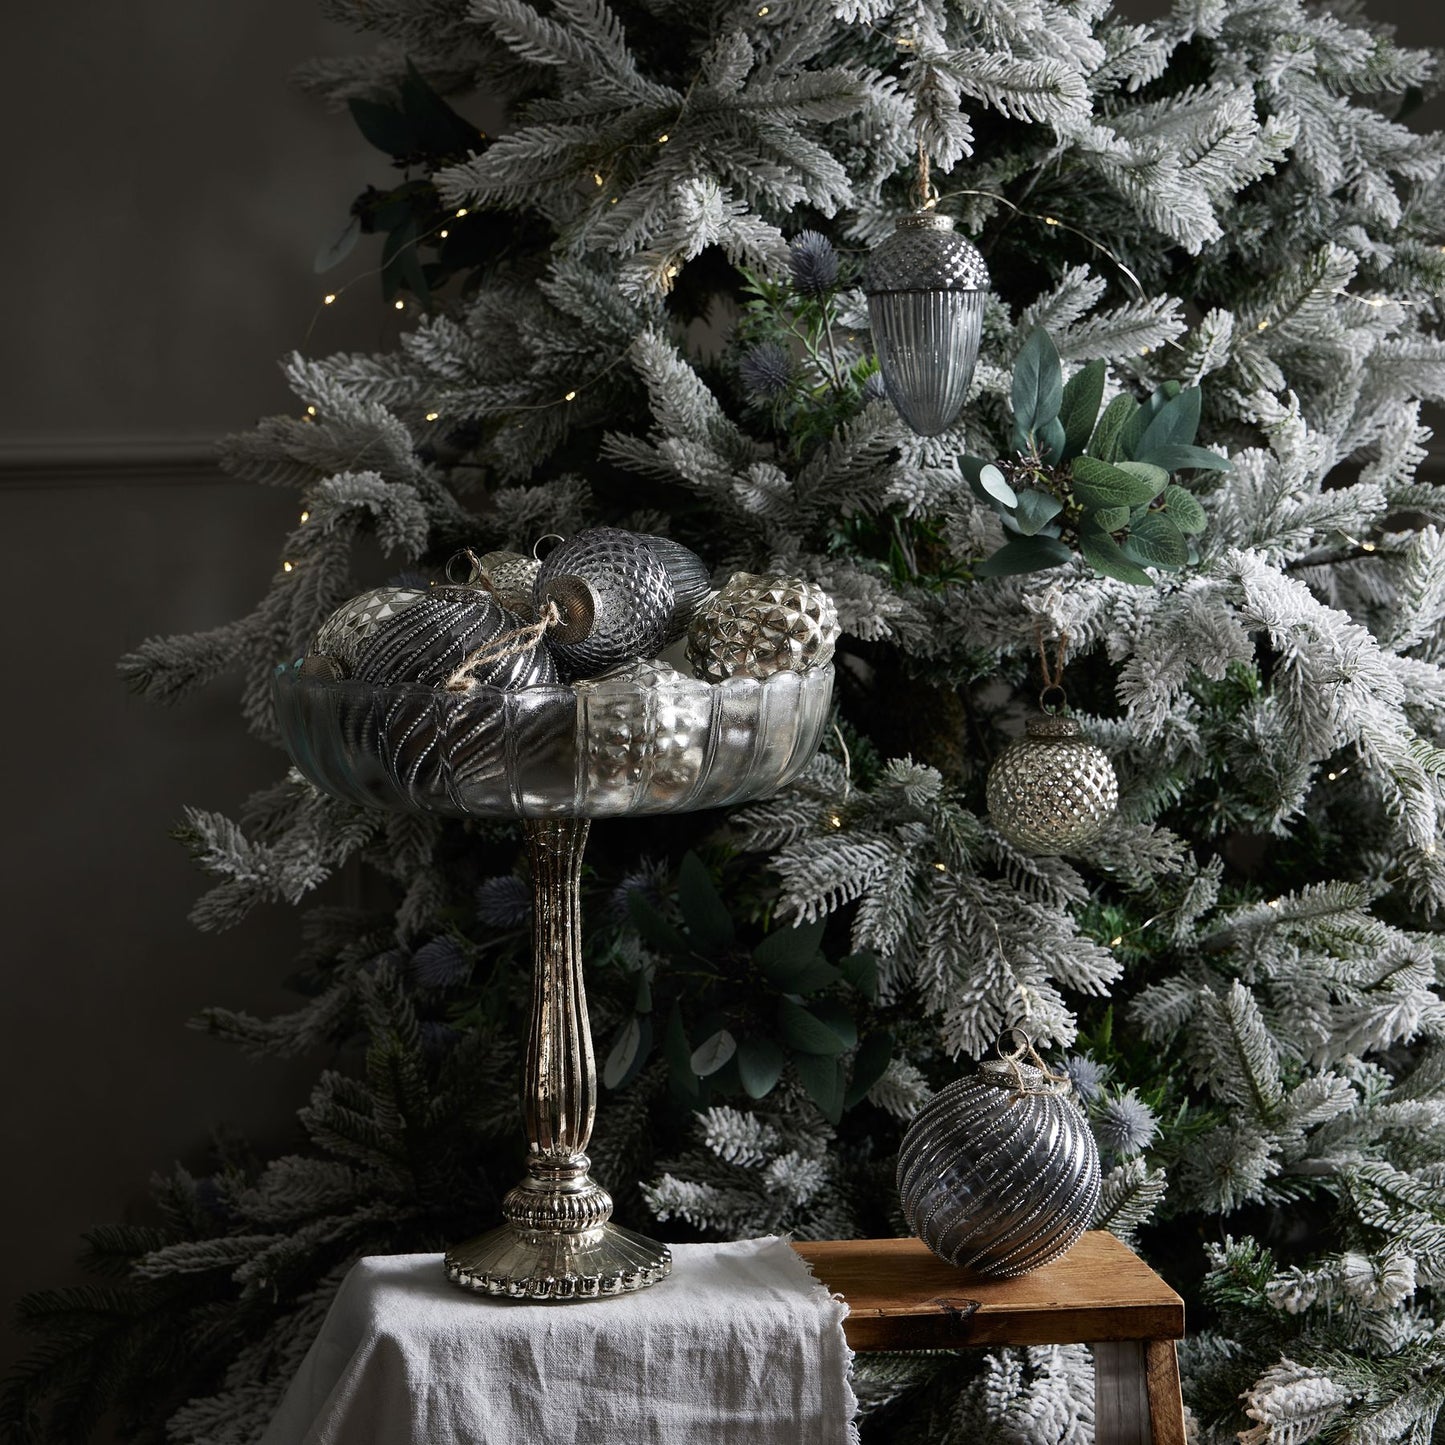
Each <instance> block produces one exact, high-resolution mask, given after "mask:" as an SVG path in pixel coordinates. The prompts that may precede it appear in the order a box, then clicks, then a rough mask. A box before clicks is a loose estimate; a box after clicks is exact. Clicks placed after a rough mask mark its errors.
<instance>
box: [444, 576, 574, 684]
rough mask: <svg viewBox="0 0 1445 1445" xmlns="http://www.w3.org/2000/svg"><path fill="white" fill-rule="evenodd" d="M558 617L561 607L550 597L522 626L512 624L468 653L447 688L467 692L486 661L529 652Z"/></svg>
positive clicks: (560, 616)
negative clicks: (539, 612)
mask: <svg viewBox="0 0 1445 1445" xmlns="http://www.w3.org/2000/svg"><path fill="white" fill-rule="evenodd" d="M561 621H562V613H561V610H560V609H559V608H558V606H557V604H556V602H555V601H553V600H552V598H550V597H549V598H548V599H547V606H546V608H545V609H544V610H543V612H542V615H541V616H540V617H539V618H538V619H537V620H536V621H535V622H529V623H528V624H527V625H526V626H525V627H517V628H513V630H512V631H511V632H504V633H502V634H501V636H500V637H494V638H493V639H492V640H491V641H490V642H485V643H483V644H482V646H480V647H479V648H477V650H476V651H475V652H470V653H468V654H467V656H466V657H464V658H463V659H462V661H461V663H460V664H459V665H458V667H457V668H456V670H455V671H454V672H453V673H452V675H451V676H450V677H449V678H447V680H446V684H445V685H446V689H447V691H448V692H466V691H467V689H468V688H470V687H471V685H472V683H473V681H475V679H476V675H477V671H478V669H479V668H483V667H485V666H486V665H487V664H488V663H489V662H501V661H502V660H503V659H504V658H508V657H520V656H521V655H522V653H524V652H530V651H531V650H532V649H533V648H534V647H536V645H537V644H538V643H539V642H541V640H542V639H543V638H544V637H545V636H546V635H547V629H548V628H550V627H555V626H557V624H558V623H560V622H561Z"/></svg>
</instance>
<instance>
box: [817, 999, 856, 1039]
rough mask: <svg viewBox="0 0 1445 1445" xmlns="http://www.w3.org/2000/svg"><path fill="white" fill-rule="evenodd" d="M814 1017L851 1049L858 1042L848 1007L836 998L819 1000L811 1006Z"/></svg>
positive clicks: (853, 1021) (854, 1023)
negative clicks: (820, 1020)
mask: <svg viewBox="0 0 1445 1445" xmlns="http://www.w3.org/2000/svg"><path fill="white" fill-rule="evenodd" d="M810 1007H811V1012H812V1013H813V1015H814V1017H816V1018H820V1019H822V1021H823V1022H824V1023H825V1024H827V1025H828V1027H829V1028H830V1029H832V1030H833V1032H834V1033H835V1034H837V1035H838V1037H839V1038H840V1039H842V1040H843V1047H844V1048H845V1049H851V1048H852V1047H853V1046H854V1045H855V1044H856V1043H857V1042H858V1024H857V1022H856V1021H855V1020H854V1018H853V1014H852V1012H851V1010H850V1009H849V1008H848V1005H847V1004H845V1003H843V1002H842V1000H840V999H836V998H820V999H818V1000H817V1001H816V1002H815V1003H813V1004H812V1005H811V1006H810Z"/></svg>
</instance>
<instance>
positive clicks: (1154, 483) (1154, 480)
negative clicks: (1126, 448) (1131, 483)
mask: <svg viewBox="0 0 1445 1445" xmlns="http://www.w3.org/2000/svg"><path fill="white" fill-rule="evenodd" d="M1114 465H1115V466H1116V467H1118V468H1119V470H1120V471H1121V472H1128V473H1129V475H1130V476H1131V477H1138V478H1139V480H1140V481H1141V482H1147V483H1148V484H1149V485H1150V486H1151V487H1153V488H1154V490H1153V492H1152V493H1150V497H1149V500H1150V501H1151V502H1152V501H1153V500H1154V498H1155V497H1157V496H1158V495H1159V493H1160V492H1162V491H1163V490H1164V488H1165V487H1167V486H1168V485H1169V473H1168V472H1166V471H1165V470H1164V468H1163V467H1156V466H1151V465H1150V464H1149V463H1148V462H1115V463H1114Z"/></svg>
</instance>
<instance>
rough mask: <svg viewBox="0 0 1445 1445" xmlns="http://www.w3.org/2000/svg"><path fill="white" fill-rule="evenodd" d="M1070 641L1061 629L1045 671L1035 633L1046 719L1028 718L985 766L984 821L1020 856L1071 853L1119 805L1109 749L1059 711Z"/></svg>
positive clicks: (1105, 824) (1085, 843)
mask: <svg viewBox="0 0 1445 1445" xmlns="http://www.w3.org/2000/svg"><path fill="white" fill-rule="evenodd" d="M1068 643H1069V636H1068V633H1064V634H1063V636H1062V637H1061V638H1060V639H1059V643H1058V650H1057V652H1056V655H1055V659H1054V665H1053V668H1052V669H1050V667H1049V661H1048V656H1047V654H1046V653H1045V651H1044V642H1043V633H1042V630H1041V631H1040V634H1039V661H1040V663H1041V664H1042V666H1043V672H1044V690H1043V691H1042V692H1041V693H1040V694H1039V706H1040V707H1042V708H1043V710H1044V713H1045V716H1043V717H1040V718H1031V719H1030V720H1029V723H1028V736H1027V737H1023V738H1019V739H1017V740H1016V741H1015V742H1012V743H1010V744H1009V745H1008V747H1006V748H1005V749H1004V750H1003V752H1001V753H1000V754H999V755H998V757H997V758H996V759H995V760H994V764H993V766H992V767H991V768H990V769H989V771H988V784H987V788H986V792H987V796H988V815H989V818H990V819H991V820H992V822H993V825H994V827H995V828H997V829H998V830H999V832H1000V833H1002V834H1003V835H1004V837H1005V838H1007V839H1008V840H1009V842H1010V843H1012V844H1013V845H1014V847H1016V848H1020V849H1022V850H1023V851H1024V852H1025V853H1034V854H1042V855H1048V854H1055V853H1077V852H1078V851H1079V850H1080V849H1081V848H1085V847H1087V846H1088V845H1089V844H1090V843H1092V842H1094V840H1095V839H1096V838H1098V837H1099V836H1100V835H1101V834H1102V833H1103V831H1104V829H1105V828H1107V827H1108V825H1109V820H1110V819H1111V818H1112V817H1113V816H1114V814H1115V813H1116V812H1117V811H1118V807H1119V778H1118V775H1117V774H1116V773H1115V772H1114V764H1113V763H1112V762H1110V761H1109V755H1108V753H1106V752H1105V751H1104V750H1103V748H1101V747H1099V746H1098V744H1097V743H1092V742H1090V741H1089V739H1088V738H1087V737H1086V736H1085V735H1084V730H1083V729H1082V728H1081V727H1080V726H1079V725H1078V723H1076V722H1075V721H1074V719H1073V718H1071V717H1064V716H1062V712H1063V709H1064V707H1065V706H1066V705H1067V702H1068V699H1067V698H1066V696H1065V694H1064V688H1063V675H1064V652H1065V649H1066V648H1067V647H1068Z"/></svg>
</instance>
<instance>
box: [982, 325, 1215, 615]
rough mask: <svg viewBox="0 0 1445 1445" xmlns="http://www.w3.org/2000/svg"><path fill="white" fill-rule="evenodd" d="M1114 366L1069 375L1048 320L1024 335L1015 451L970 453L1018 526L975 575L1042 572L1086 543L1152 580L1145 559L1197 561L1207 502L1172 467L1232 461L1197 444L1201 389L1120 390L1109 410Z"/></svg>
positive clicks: (1162, 564) (1005, 516)
mask: <svg viewBox="0 0 1445 1445" xmlns="http://www.w3.org/2000/svg"><path fill="white" fill-rule="evenodd" d="M1106 371H1107V368H1106V366H1105V364H1104V362H1103V361H1091V362H1089V363H1088V364H1087V365H1086V366H1083V367H1081V368H1080V369H1079V370H1078V371H1077V372H1075V373H1074V375H1073V376H1071V377H1070V378H1069V380H1068V382H1067V384H1066V383H1065V382H1064V377H1063V366H1062V365H1061V363H1060V361H1059V353H1058V349H1057V348H1056V347H1055V346H1054V343H1053V341H1052V340H1051V339H1050V337H1049V334H1048V332H1047V331H1045V330H1044V329H1043V328H1042V327H1039V328H1037V329H1036V330H1035V331H1034V332H1033V334H1032V335H1031V336H1030V337H1029V339H1028V340H1027V341H1026V342H1025V343H1024V346H1023V349H1022V350H1021V351H1020V352H1019V356H1018V360H1017V362H1015V364H1014V372H1013V385H1012V388H1011V393H1010V400H1011V401H1012V403H1013V413H1014V424H1013V433H1012V436H1011V437H1010V440H1009V445H1010V450H1011V452H1012V455H1011V456H1010V457H1009V458H1007V459H1004V460H1001V461H997V462H988V461H985V460H984V459H983V458H981V457H972V456H965V457H964V458H963V459H962V466H963V471H964V475H965V476H966V477H967V479H968V482H969V485H970V486H971V487H972V488H973V491H974V493H975V495H976V496H978V498H979V499H980V500H981V501H984V502H987V503H988V504H989V505H990V506H991V507H992V508H993V509H994V510H995V511H996V512H997V513H998V514H999V517H1000V518H1001V519H1002V521H1003V525H1004V529H1005V531H1007V532H1009V533H1010V534H1011V535H1010V537H1009V540H1008V541H1006V542H1005V543H1004V545H1003V546H1002V547H1000V548H999V549H998V551H996V552H994V553H993V554H992V555H991V556H989V557H986V558H984V560H983V561H982V562H980V563H979V564H978V565H977V566H976V567H975V568H974V569H973V570H974V575H975V576H977V577H1006V576H1012V575H1015V574H1018V573H1022V572H1038V571H1042V570H1043V569H1045V568H1048V567H1057V566H1059V565H1061V564H1062V563H1064V562H1067V561H1069V560H1070V559H1071V558H1072V557H1074V556H1075V555H1076V554H1081V555H1082V556H1083V558H1084V560H1085V561H1086V562H1087V563H1088V564H1089V565H1090V566H1091V567H1092V568H1093V569H1094V570H1095V571H1096V572H1098V573H1100V574H1101V575H1103V576H1105V577H1114V578H1117V579H1118V580H1119V581H1121V582H1131V583H1133V584H1135V585H1136V586H1139V587H1151V586H1153V585H1154V579H1153V578H1152V577H1151V576H1150V575H1149V574H1148V573H1147V572H1146V571H1145V570H1144V569H1145V568H1146V567H1159V568H1162V569H1164V570H1165V571H1175V570H1177V569H1179V568H1180V567H1183V566H1185V565H1186V564H1187V563H1189V562H1192V561H1197V560H1198V552H1197V549H1196V547H1195V545H1194V543H1193V541H1192V540H1191V539H1193V538H1194V537H1197V536H1198V535H1199V534H1200V533H1201V532H1203V531H1204V528H1205V526H1206V518H1205V515H1204V508H1203V507H1202V506H1200V504H1199V501H1198V499H1197V498H1196V497H1195V496H1194V494H1193V493H1192V492H1190V491H1188V490H1187V489H1186V488H1185V487H1182V486H1180V485H1179V484H1178V483H1176V482H1174V481H1173V480H1172V479H1171V477H1172V474H1173V473H1174V472H1176V471H1186V470H1190V469H1197V470H1200V471H1228V470H1229V462H1228V461H1227V460H1226V459H1225V458H1224V457H1222V456H1219V455H1218V454H1217V453H1215V452H1211V451H1208V450H1206V449H1205V448H1203V447H1198V446H1195V445H1194V437H1195V433H1196V432H1197V431H1198V429H1199V411H1200V401H1201V395H1200V391H1199V388H1198V387H1197V386H1191V387H1183V388H1181V387H1180V385H1179V383H1178V382H1177V381H1166V382H1165V383H1164V384H1163V385H1162V386H1160V387H1157V388H1156V389H1155V390H1154V391H1153V392H1152V393H1151V394H1150V396H1149V397H1148V399H1147V400H1145V401H1142V402H1141V401H1137V400H1136V399H1135V398H1134V397H1132V396H1130V395H1128V393H1121V394H1120V395H1119V396H1116V397H1115V398H1114V399H1113V400H1112V401H1111V402H1110V403H1109V405H1108V406H1106V407H1104V409H1103V414H1102V415H1100V411H1099V408H1100V406H1101V404H1102V402H1103V399H1104V381H1105V376H1106Z"/></svg>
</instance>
